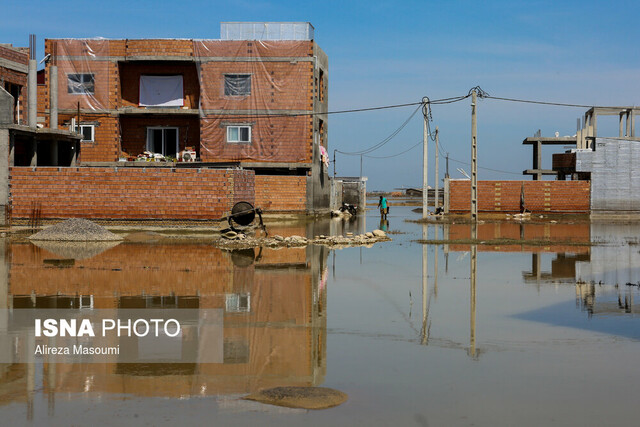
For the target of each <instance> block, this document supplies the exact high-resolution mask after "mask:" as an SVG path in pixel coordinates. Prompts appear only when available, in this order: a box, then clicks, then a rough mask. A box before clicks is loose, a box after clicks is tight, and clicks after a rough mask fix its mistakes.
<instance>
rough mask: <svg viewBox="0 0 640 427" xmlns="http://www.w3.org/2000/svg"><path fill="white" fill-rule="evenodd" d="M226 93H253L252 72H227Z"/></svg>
mask: <svg viewBox="0 0 640 427" xmlns="http://www.w3.org/2000/svg"><path fill="white" fill-rule="evenodd" d="M224 95H225V96H249V95H251V75H250V74H225V75H224Z"/></svg>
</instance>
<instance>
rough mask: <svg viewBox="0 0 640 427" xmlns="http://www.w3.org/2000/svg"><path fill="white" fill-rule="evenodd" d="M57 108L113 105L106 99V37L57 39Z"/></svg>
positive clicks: (107, 77)
mask: <svg viewBox="0 0 640 427" xmlns="http://www.w3.org/2000/svg"><path fill="white" fill-rule="evenodd" d="M53 43H55V44H56V52H57V55H56V58H55V61H56V63H57V65H58V108H60V109H62V110H64V109H75V108H77V107H78V106H79V107H80V108H82V109H89V110H106V109H109V108H114V107H115V106H113V105H111V104H110V102H109V87H108V84H109V74H110V72H111V69H112V67H115V65H114V64H112V63H111V61H110V58H109V46H110V44H109V43H110V42H109V40H104V39H82V40H76V39H66V40H56V41H54V42H53Z"/></svg>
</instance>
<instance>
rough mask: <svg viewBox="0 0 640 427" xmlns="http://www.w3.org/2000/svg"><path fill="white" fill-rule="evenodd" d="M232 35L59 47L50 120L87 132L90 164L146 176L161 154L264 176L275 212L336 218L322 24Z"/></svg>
mask: <svg viewBox="0 0 640 427" xmlns="http://www.w3.org/2000/svg"><path fill="white" fill-rule="evenodd" d="M221 36H222V37H221V39H219V40H195V39H138V40H131V39H120V40H105V39H47V40H45V54H46V55H49V56H48V60H47V65H46V69H45V72H44V76H45V81H44V87H43V88H42V89H41V91H40V92H39V93H40V94H42V95H44V96H43V98H44V102H39V105H40V106H41V108H42V109H43V110H41V111H39V116H43V117H45V125H46V126H49V127H51V128H54V129H55V128H60V129H72V128H73V129H78V131H79V132H80V133H81V134H82V135H83V140H82V142H81V146H80V152H79V155H78V162H79V165H80V166H89V167H93V168H95V167H110V166H117V167H118V168H121V167H123V168H126V167H129V166H130V167H136V166H140V162H139V161H135V162H134V160H135V159H136V158H137V157H138V156H139V155H141V154H142V153H144V152H145V151H147V152H153V153H158V154H162V155H164V156H166V157H167V158H168V159H170V160H173V159H177V160H178V161H177V162H176V163H168V164H166V163H165V165H166V166H168V167H171V168H190V169H192V168H196V167H197V168H201V169H202V168H220V167H226V168H229V167H231V168H241V169H245V170H249V171H251V172H253V174H254V175H255V177H254V178H253V179H254V181H253V187H254V192H255V200H254V201H255V203H256V204H257V205H258V206H261V207H262V208H263V209H265V210H297V211H320V210H325V209H328V207H329V180H328V176H327V168H326V166H324V165H323V163H322V155H321V153H322V152H323V151H325V150H326V148H327V115H326V112H327V105H328V96H327V89H328V80H327V75H328V74H327V70H328V59H327V56H326V54H325V53H324V52H323V51H322V50H321V49H320V47H319V46H318V45H317V44H316V43H315V41H314V38H313V27H312V26H311V24H309V23H222V24H221ZM54 66H55V67H54ZM52 68H55V70H52ZM52 71H55V74H52ZM52 75H54V76H55V75H57V78H56V79H55V80H56V81H55V82H53V83H54V84H53V85H52V81H51V76H52ZM56 83H57V84H56ZM40 101H42V100H40ZM53 103H55V104H56V105H52V104H53ZM56 116H57V121H56V123H50V117H56ZM194 152H195V156H194V154H193V153H194ZM189 157H195V160H196V161H195V162H193V161H189V162H181V160H185V159H188V160H194V159H193V158H189ZM28 160H29V159H26V160H25V163H26V162H27V161H28ZM115 162H117V163H115ZM27 165H28V164H25V165H24V166H27ZM15 166H21V165H20V164H19V163H18V162H16V163H15ZM31 166H33V165H32V164H31ZM37 166H68V165H65V164H59V163H58V164H55V163H53V162H51V161H50V159H48V158H47V157H44V158H42V157H41V158H39V159H38V164H37ZM156 166H157V165H156ZM205 176H206V175H201V178H202V179H205ZM196 178H198V177H196ZM54 179H55V178H54ZM159 179H162V178H159ZM191 189H192V190H196V189H197V184H195V186H193V187H192V188H191ZM185 190H187V191H188V189H186V188H185Z"/></svg>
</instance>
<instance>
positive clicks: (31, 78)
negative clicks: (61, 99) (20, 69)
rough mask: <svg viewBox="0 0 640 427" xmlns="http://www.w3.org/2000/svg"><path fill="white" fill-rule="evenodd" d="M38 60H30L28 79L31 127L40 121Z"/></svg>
mask: <svg viewBox="0 0 640 427" xmlns="http://www.w3.org/2000/svg"><path fill="white" fill-rule="evenodd" d="M37 77H38V75H37V62H36V60H35V59H30V60H29V75H28V80H27V108H28V110H27V111H28V113H27V114H28V118H27V123H28V124H29V127H30V128H34V129H35V128H36V125H37V123H38V79H37Z"/></svg>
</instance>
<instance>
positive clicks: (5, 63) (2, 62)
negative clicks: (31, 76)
mask: <svg viewBox="0 0 640 427" xmlns="http://www.w3.org/2000/svg"><path fill="white" fill-rule="evenodd" d="M0 67H3V68H8V69H9V70H13V71H17V72H19V73H22V74H27V73H28V72H29V66H28V65H25V64H21V63H20V62H15V61H11V60H10V59H6V58H0Z"/></svg>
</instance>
